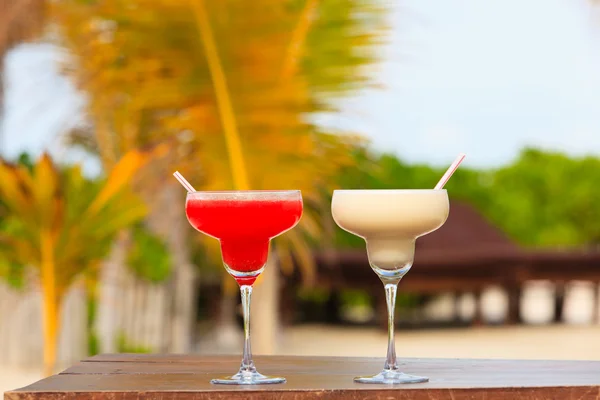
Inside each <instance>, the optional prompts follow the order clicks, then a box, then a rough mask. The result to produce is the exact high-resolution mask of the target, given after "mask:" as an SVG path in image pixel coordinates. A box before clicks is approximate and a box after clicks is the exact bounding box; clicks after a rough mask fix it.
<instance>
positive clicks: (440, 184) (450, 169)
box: [434, 153, 465, 190]
mask: <svg viewBox="0 0 600 400" xmlns="http://www.w3.org/2000/svg"><path fill="white" fill-rule="evenodd" d="M464 159H465V154H464V153H460V154H459V155H458V157H456V160H454V162H453V163H452V165H450V167H448V170H446V173H445V174H444V176H442V179H440V181H439V182H438V183H437V185H435V188H434V189H437V190H439V189H441V188H443V187H444V185H445V184H446V183H447V182H448V180H449V179H450V177H451V176H452V174H453V173H454V171H456V169H457V168H458V166H459V165H460V163H461V162H462V161H463V160H464Z"/></svg>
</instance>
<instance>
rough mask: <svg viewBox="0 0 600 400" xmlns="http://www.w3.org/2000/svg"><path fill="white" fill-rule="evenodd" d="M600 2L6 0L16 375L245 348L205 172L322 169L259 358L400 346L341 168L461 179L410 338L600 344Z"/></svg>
mask: <svg viewBox="0 0 600 400" xmlns="http://www.w3.org/2000/svg"><path fill="white" fill-rule="evenodd" d="M599 29H600V15H599V14H598V9H597V6H596V5H595V3H594V2H593V1H591V0H590V1H584V0H544V1H542V0H527V1H517V0H503V1H500V0H494V1H487V2H485V4H483V3H482V2H480V1H476V0H452V1H433V0H418V1H417V0H402V1H383V0H327V1H324V0H284V1H278V2H275V1H271V0H255V1H252V2H248V1H244V0H226V1H209V0H189V1H183V0H105V1H95V0H54V1H43V0H1V1H0V57H1V59H2V75H1V78H2V79H1V86H0V88H1V89H0V94H1V97H0V106H1V108H0V155H1V157H2V163H1V164H0V392H1V391H3V390H7V389H9V388H15V387H17V386H23V385H25V384H28V383H30V382H31V381H33V380H36V379H39V378H40V377H42V376H43V375H47V374H50V373H52V372H56V371H58V370H60V369H61V368H65V367H67V366H68V365H70V364H72V363H74V362H76V361H77V360H79V359H81V358H84V357H86V356H89V355H93V354H97V353H101V352H140V353H146V352H148V353H149V352H186V353H211V354H214V353H220V354H238V353H241V344H242V331H241V314H240V311H241V309H240V306H239V294H238V291H237V287H236V284H235V282H234V280H233V279H231V278H230V277H229V276H227V275H226V273H225V271H224V269H223V268H222V266H221V260H220V251H219V246H218V243H217V242H216V241H215V240H213V239H210V238H207V237H206V236H204V235H201V234H199V233H197V232H195V231H193V229H192V228H191V227H190V226H189V224H188V222H187V220H186V217H185V213H184V199H185V191H184V190H183V188H182V187H181V186H180V185H179V184H178V183H177V182H176V181H175V180H174V179H173V177H172V176H171V174H172V173H173V172H174V171H175V170H179V171H180V172H181V173H182V174H183V175H184V176H185V177H186V178H187V179H188V180H189V181H190V182H191V183H192V184H193V185H194V186H195V187H196V189H198V190H233V189H238V190H243V189H301V190H302V192H303V197H304V206H305V212H304V216H303V219H302V221H301V223H300V224H299V226H298V227H296V228H295V229H294V230H292V231H290V232H288V233H286V234H285V235H283V236H281V237H279V238H277V239H276V240H275V241H274V243H273V245H272V248H271V257H270V261H269V266H268V268H267V269H266V271H265V273H264V274H263V277H262V278H260V279H259V281H258V282H257V284H256V287H255V295H254V301H253V311H252V312H253V327H252V329H253V347H254V351H255V353H256V354H296V355H339V356H377V357H382V358H383V356H384V352H385V347H386V331H385V329H386V315H385V299H384V297H383V294H384V293H383V290H382V287H381V284H380V283H379V280H378V278H377V276H376V275H375V274H374V273H373V272H372V271H371V270H370V268H369V266H368V263H367V259H366V254H365V249H364V243H363V242H362V240H361V239H358V238H356V237H353V236H351V235H348V234H346V233H345V232H343V231H342V230H340V229H339V228H337V227H336V226H335V223H334V222H333V221H332V219H331V216H330V200H331V193H332V191H333V190H334V189H335V188H363V189H368V188H373V189H375V188H430V187H433V186H434V185H435V183H436V182H437V180H438V179H439V177H440V176H441V175H442V173H443V171H444V170H445V168H446V167H447V166H448V165H449V164H450V163H451V161H452V160H453V159H454V157H455V156H456V155H457V154H458V153H459V152H465V153H467V159H466V161H465V163H463V166H461V168H460V169H459V170H458V172H457V173H456V174H455V175H454V177H453V178H452V180H451V181H450V182H449V184H448V185H447V186H446V187H447V189H448V190H449V193H450V197H451V212H450V217H449V219H448V222H447V223H446V224H445V225H444V227H443V228H441V229H440V230H439V231H437V232H435V233H433V234H431V235H428V236H426V237H424V238H422V239H420V240H419V242H418V244H417V256H416V260H415V264H414V266H413V268H412V270H411V271H410V273H409V274H408V275H407V277H406V279H404V280H403V282H402V283H401V284H400V290H399V296H398V302H397V324H398V329H399V330H398V332H397V335H396V337H397V341H398V345H397V347H398V355H399V356H400V357H463V358H464V357H484V358H495V357H504V358H537V359H598V358H600V342H598V341H597V340H595V339H596V338H597V337H598V334H600V327H599V325H598V317H599V315H600V311H599V309H598V304H599V299H598V289H599V288H598V284H599V282H600V249H599V245H600V206H599V205H600V187H599V186H598V183H599V182H600V74H598V71H599V67H600V37H599V35H598V34H599Z"/></svg>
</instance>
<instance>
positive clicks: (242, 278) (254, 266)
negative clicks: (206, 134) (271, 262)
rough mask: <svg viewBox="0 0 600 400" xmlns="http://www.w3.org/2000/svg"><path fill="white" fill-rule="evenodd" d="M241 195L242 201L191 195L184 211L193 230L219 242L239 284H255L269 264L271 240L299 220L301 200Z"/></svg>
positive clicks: (273, 195) (270, 194)
mask: <svg viewBox="0 0 600 400" xmlns="http://www.w3.org/2000/svg"><path fill="white" fill-rule="evenodd" d="M242 193H244V195H242V196H243V197H239V198H236V197H235V196H239V195H238V194H235V195H234V194H232V195H229V196H224V195H222V196H221V197H220V198H206V195H204V196H203V194H191V195H190V196H188V200H187V203H186V205H185V211H186V214H187V217H188V220H189V221H190V224H192V226H193V227H194V228H196V229H197V230H199V231H200V232H202V233H205V234H207V235H209V236H212V237H214V238H217V239H219V241H220V242H221V253H222V255H223V263H224V264H225V267H226V268H227V271H229V273H230V274H231V275H232V276H233V277H234V278H235V279H236V280H237V282H238V283H239V284H240V285H252V284H253V283H254V281H255V280H256V277H257V276H258V275H259V274H260V273H261V272H262V269H263V268H264V266H265V264H266V262H267V256H268V254H269V242H270V241H271V239H272V238H274V237H275V236H278V235H280V234H281V233H283V232H285V231H287V230H288V229H291V228H292V227H294V226H295V225H296V224H297V223H298V221H299V220H300V216H301V215H302V198H301V197H300V196H298V197H297V198H289V197H286V196H281V195H279V197H277V194H276V193H277V192H242ZM245 193H253V194H251V195H245ZM284 193H288V192H284Z"/></svg>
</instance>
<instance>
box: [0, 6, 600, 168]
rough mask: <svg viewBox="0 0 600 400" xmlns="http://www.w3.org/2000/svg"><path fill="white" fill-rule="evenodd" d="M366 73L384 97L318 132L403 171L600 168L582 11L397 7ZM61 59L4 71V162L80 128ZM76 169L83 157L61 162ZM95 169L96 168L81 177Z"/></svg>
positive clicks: (589, 30)
mask: <svg viewBox="0 0 600 400" xmlns="http://www.w3.org/2000/svg"><path fill="white" fill-rule="evenodd" d="M391 4H393V5H394V7H393V11H392V12H391V13H390V15H389V22H390V26H391V32H390V43H389V45H388V46H386V47H385V48H383V49H382V57H383V59H384V61H383V63H382V64H381V65H380V66H378V67H377V69H375V70H374V71H373V75H374V77H375V78H376V80H377V82H378V83H379V85H381V88H378V89H373V90H366V91H364V92H361V93H359V94H357V95H356V96H354V97H353V98H351V99H348V100H347V101H344V103H343V104H342V107H341V112H340V113H338V114H335V115H324V116H320V117H319V118H318V121H320V122H321V123H323V124H325V125H330V126H332V127H336V128H350V129H352V130H353V131H357V130H358V131H359V132H362V133H364V134H365V135H366V136H367V137H368V138H369V139H370V140H371V142H372V144H373V146H374V147H375V148H376V149H378V150H381V151H386V152H392V153H395V154H397V155H398V156H400V157H401V158H403V159H405V160H406V161H409V162H419V163H430V164H435V165H443V164H449V163H450V162H451V161H452V160H453V159H454V157H455V156H456V155H457V154H458V153H459V152H465V153H467V161H466V162H465V163H466V164H469V165H470V166H473V167H496V166H499V165H503V164H506V163H509V162H510V161H511V160H512V159H513V158H514V157H516V156H517V154H518V152H519V150H520V149H521V148H523V147H524V146H528V145H532V146H536V147H541V148H545V149H551V150H560V151H564V152H566V153H568V154H571V155H577V156H578V155H587V154H593V155H598V156H600V36H599V33H600V14H599V13H598V11H597V10H595V9H593V8H592V6H591V5H590V2H588V1H584V0H486V1H481V0H398V1H395V2H391ZM62 56H63V55H62V54H61V53H60V52H59V51H57V50H56V49H55V48H53V47H51V46H49V45H41V46H40V45H26V46H22V47H20V48H18V49H16V50H15V51H13V52H12V53H11V54H10V55H9V57H8V58H7V60H6V70H5V71H6V80H7V88H6V98H5V99H6V100H5V101H6V103H5V105H6V110H5V111H6V113H5V117H4V120H3V121H2V123H1V125H0V127H1V128H2V132H3V137H2V142H1V143H0V144H1V149H2V151H3V153H4V154H5V155H7V156H9V157H10V156H14V155H15V154H18V153H19V152H21V151H23V150H27V151H30V152H33V153H38V152H40V151H42V149H44V148H51V149H52V150H53V151H54V152H61V148H62V146H60V144H59V143H58V141H57V139H56V136H57V135H58V134H59V133H60V132H63V131H64V130H65V128H67V127H69V126H72V125H73V124H76V123H77V122H79V121H81V119H82V117H81V110H82V108H83V106H84V99H83V98H82V96H80V95H78V94H77V93H76V91H75V89H74V88H73V87H72V85H70V83H69V82H68V80H66V79H65V78H61V77H60V74H59V71H58V66H57V65H58V61H59V60H60V58H61V57H62ZM65 157H68V158H69V159H72V160H80V159H81V160H83V159H85V155H83V154H81V153H69V154H68V155H65ZM88 167H89V168H91V169H94V168H95V167H94V165H91V164H90V165H88Z"/></svg>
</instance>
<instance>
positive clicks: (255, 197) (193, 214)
mask: <svg viewBox="0 0 600 400" xmlns="http://www.w3.org/2000/svg"><path fill="white" fill-rule="evenodd" d="M185 212H186V215H187V218H188V221H190V224H192V226H193V227H194V228H196V229H197V230H199V231H200V232H202V233H204V234H207V235H209V236H212V237H214V238H216V239H218V240H219V242H220V243H221V254H222V256H223V264H224V266H225V269H226V270H227V272H229V273H230V274H231V276H233V277H234V278H235V280H236V281H237V282H238V284H239V285H240V290H241V293H242V306H243V308H244V332H245V343H244V357H243V359H242V365H241V367H240V371H239V372H238V373H237V374H235V375H233V376H231V377H228V378H224V379H213V380H212V381H211V382H212V383H222V384H238V385H249V384H260V383H282V382H285V379H284V378H272V377H267V376H264V375H262V374H260V373H258V372H257V371H256V367H255V366H254V362H253V361H252V355H251V351H250V295H251V294H252V284H253V283H254V281H255V280H256V278H257V277H258V276H259V275H260V274H261V272H262V271H263V270H264V268H265V265H266V263H267V257H268V254H269V243H270V242H271V239H272V238H274V237H276V236H278V235H281V234H282V233H283V232H285V231H287V230H290V229H292V228H293V227H294V226H296V224H297V223H298V221H299V220H300V217H301V216H302V195H301V194H300V191H298V190H289V191H232V192H191V193H188V196H187V200H186V204H185Z"/></svg>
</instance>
